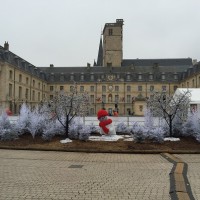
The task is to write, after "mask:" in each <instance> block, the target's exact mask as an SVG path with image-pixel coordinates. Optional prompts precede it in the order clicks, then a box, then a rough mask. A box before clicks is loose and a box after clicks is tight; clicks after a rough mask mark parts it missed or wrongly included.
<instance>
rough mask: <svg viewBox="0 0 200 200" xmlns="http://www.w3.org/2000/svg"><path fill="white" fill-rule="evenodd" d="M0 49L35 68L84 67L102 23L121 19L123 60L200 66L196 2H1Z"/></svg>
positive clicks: (198, 4)
mask: <svg viewBox="0 0 200 200" xmlns="http://www.w3.org/2000/svg"><path fill="white" fill-rule="evenodd" d="M0 6H1V9H0V45H1V46H3V45H4V42H5V41H8V42H9V45H10V51H12V52H13V53H15V54H17V55H18V56H20V57H22V58H23V59H25V60H27V61H28V62H30V63H32V64H33V65H35V66H49V64H54V66H55V67H56V66H62V67H63V66H86V64H87V62H89V63H91V64H93V62H94V59H97V54H98V47H99V40H100V34H101V30H102V29H103V27H104V24H105V23H112V22H115V21H116V19H124V26H123V33H124V38H123V50H124V51H123V58H124V59H135V58H145V59H146V58H187V57H190V58H192V59H197V60H198V61H200V0H32V1H31V0H0Z"/></svg>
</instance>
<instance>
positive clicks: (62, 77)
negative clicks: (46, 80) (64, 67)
mask: <svg viewBox="0 0 200 200" xmlns="http://www.w3.org/2000/svg"><path fill="white" fill-rule="evenodd" d="M64 80H65V77H64V74H63V73H61V75H60V81H64Z"/></svg>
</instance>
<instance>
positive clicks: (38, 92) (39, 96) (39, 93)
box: [38, 92, 40, 101]
mask: <svg viewBox="0 0 200 200" xmlns="http://www.w3.org/2000/svg"><path fill="white" fill-rule="evenodd" d="M38 101H40V92H38Z"/></svg>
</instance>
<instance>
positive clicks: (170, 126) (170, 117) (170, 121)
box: [169, 115, 173, 137]
mask: <svg viewBox="0 0 200 200" xmlns="http://www.w3.org/2000/svg"><path fill="white" fill-rule="evenodd" d="M169 136H170V137H173V133H172V116H171V115H169Z"/></svg>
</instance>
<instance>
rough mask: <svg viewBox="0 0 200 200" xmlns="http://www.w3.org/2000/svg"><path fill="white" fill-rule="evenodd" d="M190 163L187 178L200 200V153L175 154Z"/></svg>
mask: <svg viewBox="0 0 200 200" xmlns="http://www.w3.org/2000/svg"><path fill="white" fill-rule="evenodd" d="M175 156H177V157H179V158H181V159H182V160H183V161H184V162H185V163H187V164H188V172H187V178H188V180H189V183H190V186H191V189H192V194H193V196H194V198H195V199H196V200H200V155H199V154H175Z"/></svg>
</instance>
